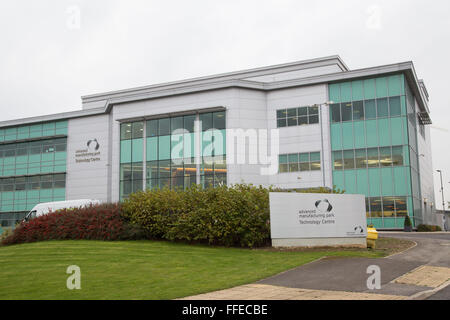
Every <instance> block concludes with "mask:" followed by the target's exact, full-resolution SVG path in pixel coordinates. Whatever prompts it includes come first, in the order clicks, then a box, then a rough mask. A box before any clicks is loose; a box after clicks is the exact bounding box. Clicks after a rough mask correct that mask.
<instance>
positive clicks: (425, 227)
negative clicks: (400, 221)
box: [417, 224, 442, 232]
mask: <svg viewBox="0 0 450 320" xmlns="http://www.w3.org/2000/svg"><path fill="white" fill-rule="evenodd" d="M417 231H418V232H436V231H442V229H441V227H439V226H430V225H427V224H420V225H418V226H417Z"/></svg>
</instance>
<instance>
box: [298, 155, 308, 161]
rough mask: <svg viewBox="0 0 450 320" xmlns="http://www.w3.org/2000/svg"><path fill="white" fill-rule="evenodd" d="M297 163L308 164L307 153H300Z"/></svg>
mask: <svg viewBox="0 0 450 320" xmlns="http://www.w3.org/2000/svg"><path fill="white" fill-rule="evenodd" d="M298 160H299V162H309V153H300V156H299V159H298Z"/></svg>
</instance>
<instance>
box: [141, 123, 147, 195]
mask: <svg viewBox="0 0 450 320" xmlns="http://www.w3.org/2000/svg"><path fill="white" fill-rule="evenodd" d="M142 143H143V144H144V146H143V148H142V159H143V161H144V163H143V166H142V190H144V191H145V189H146V186H147V184H146V178H147V124H146V121H145V119H144V120H143V131H142Z"/></svg>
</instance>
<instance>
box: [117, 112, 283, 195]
mask: <svg viewBox="0 0 450 320" xmlns="http://www.w3.org/2000/svg"><path fill="white" fill-rule="evenodd" d="M197 117H198V118H199V120H200V121H201V128H202V131H203V133H202V135H201V137H202V140H203V150H200V151H199V156H202V157H203V162H202V163H201V164H200V170H201V171H200V179H199V180H198V179H197V173H198V172H197V164H196V163H195V158H193V157H195V156H196V154H195V148H194V146H195V141H194V132H195V121H196V119H197ZM286 119H287V118H286ZM145 126H146V137H142V132H143V127H144V123H143V122H133V123H129V124H128V123H126V124H122V126H121V137H123V138H124V139H122V141H121V147H120V159H121V160H120V162H121V164H120V181H121V182H120V199H121V200H123V199H124V198H126V197H127V196H128V195H129V194H130V193H133V192H136V191H138V190H142V188H143V187H144V186H145V188H147V189H153V188H164V187H168V188H186V187H189V186H190V185H192V184H196V183H202V184H203V185H204V186H205V185H211V186H216V185H218V184H220V183H222V184H223V183H225V184H226V180H227V179H226V178H227V177H226V175H227V166H226V162H225V157H226V156H225V148H226V141H225V140H226V135H223V134H224V132H223V130H225V129H226V113H225V111H217V112H208V113H200V114H189V115H183V116H176V117H167V118H160V119H151V120H147V121H146V122H145ZM213 128H214V129H215V130H214V132H212V131H208V132H206V131H207V130H210V129H213ZM179 130H185V131H184V134H183V135H181V134H180V132H177V133H176V134H175V132H176V131H179ZM128 131H131V136H130V133H129V132H128ZM221 134H222V135H221ZM211 143H213V147H214V148H213V149H214V150H213V151H212V152H208V151H209V149H208V147H210V146H211ZM144 145H145V146H146V152H145V156H144V152H143V146H144ZM180 147H181V148H180ZM175 148H177V149H175ZM205 153H209V154H207V155H206V154H205ZM209 160H211V161H212V162H211V164H210V162H209ZM144 161H146V166H145V167H146V170H145V177H144V176H143V174H144Z"/></svg>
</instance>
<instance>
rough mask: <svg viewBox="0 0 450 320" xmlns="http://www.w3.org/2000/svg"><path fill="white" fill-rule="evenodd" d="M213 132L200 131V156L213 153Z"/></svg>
mask: <svg viewBox="0 0 450 320" xmlns="http://www.w3.org/2000/svg"><path fill="white" fill-rule="evenodd" d="M212 140H213V134H212V131H206V132H203V133H202V156H207V157H209V156H212V155H213V142H212Z"/></svg>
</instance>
